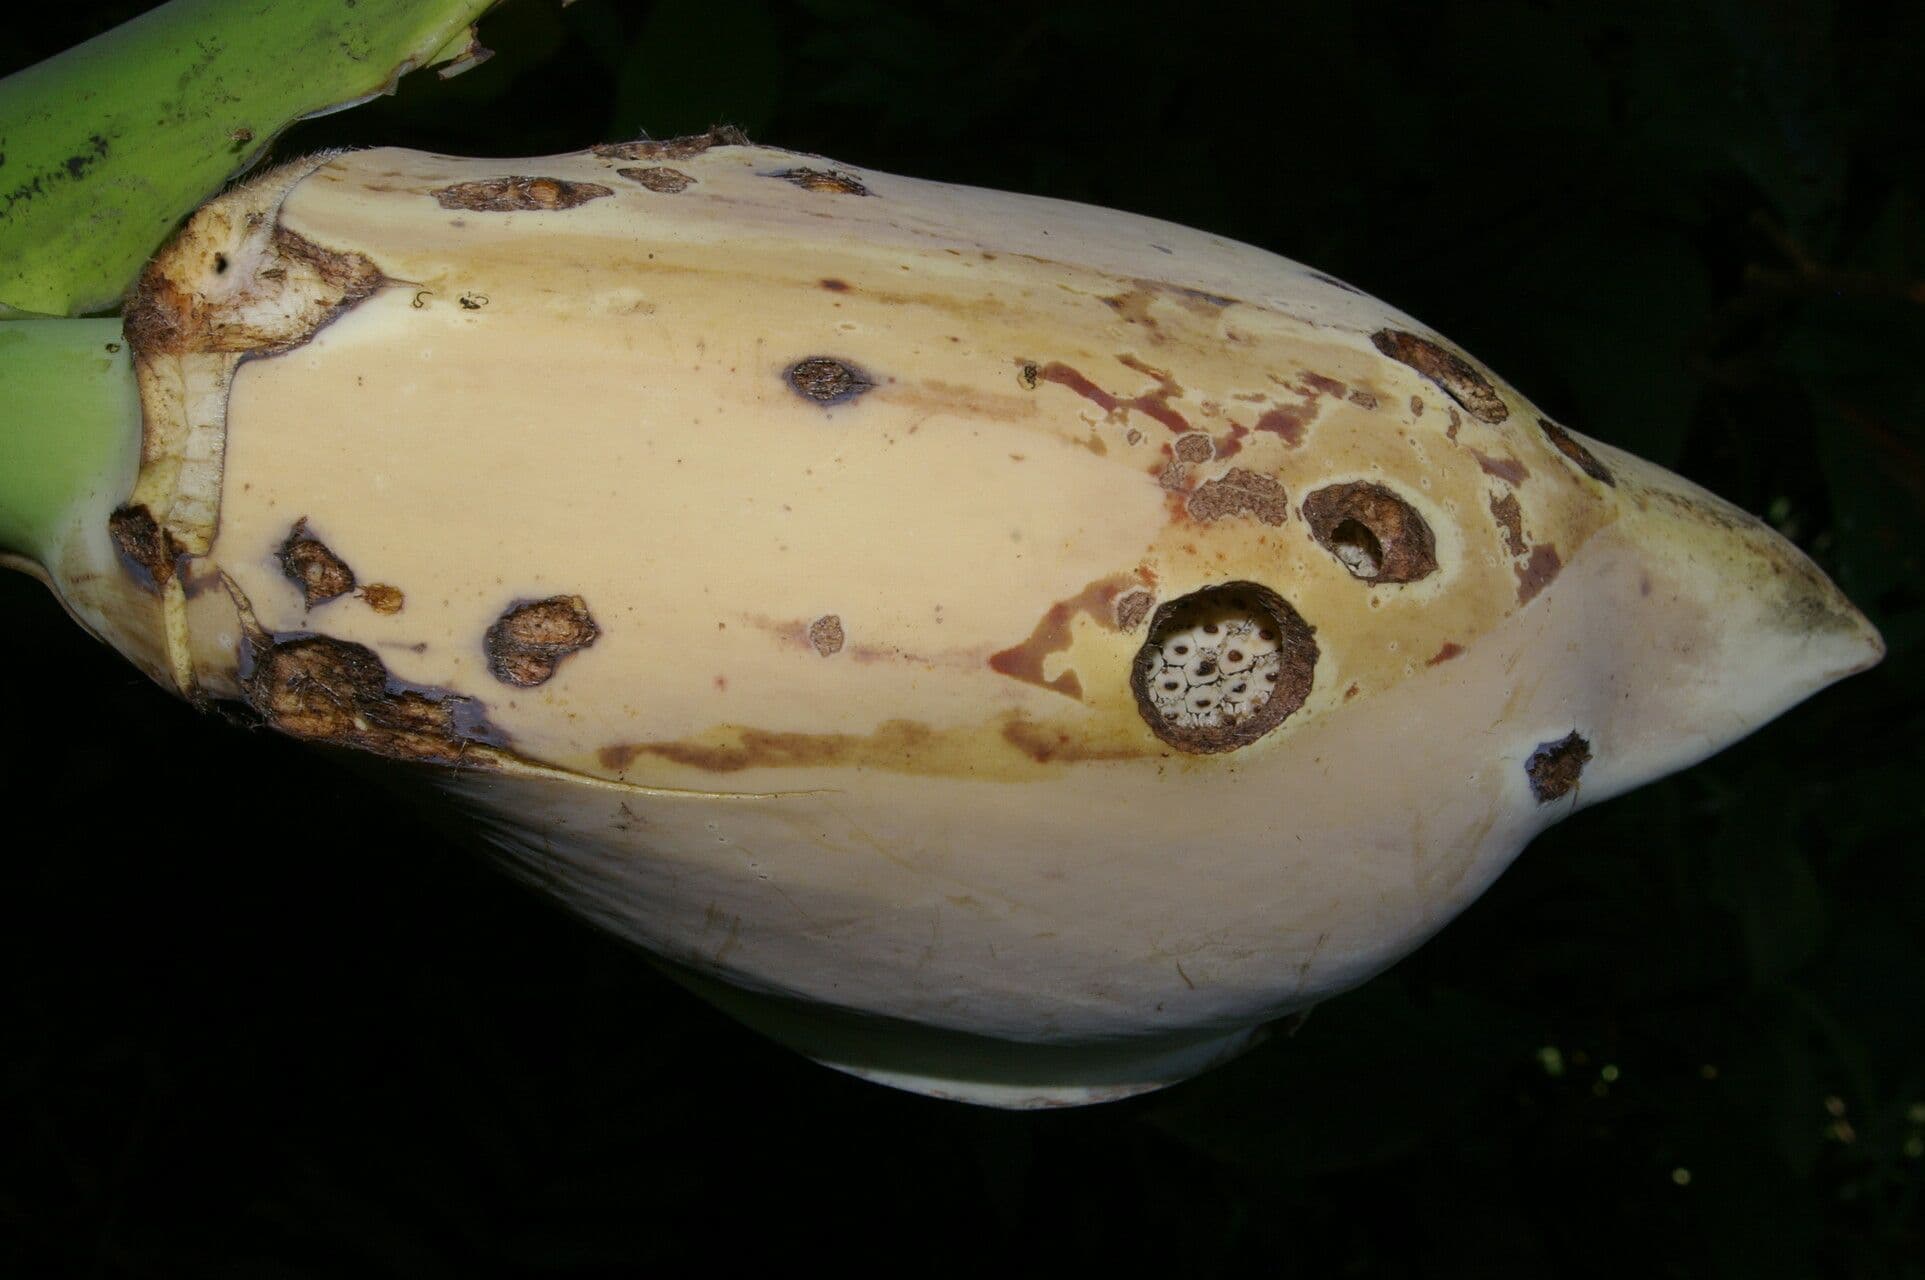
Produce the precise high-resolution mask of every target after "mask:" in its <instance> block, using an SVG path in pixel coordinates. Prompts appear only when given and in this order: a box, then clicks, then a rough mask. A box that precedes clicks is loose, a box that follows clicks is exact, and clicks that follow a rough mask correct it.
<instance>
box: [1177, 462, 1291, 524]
mask: <svg viewBox="0 0 1925 1280" xmlns="http://www.w3.org/2000/svg"><path fill="white" fill-rule="evenodd" d="M1189 512H1190V515H1191V516H1193V517H1194V518H1196V519H1198V520H1222V519H1225V518H1227V517H1230V516H1249V517H1251V518H1252V519H1254V520H1257V521H1259V522H1261V523H1263V524H1268V525H1280V524H1282V523H1283V522H1284V521H1285V520H1287V519H1289V517H1290V499H1289V497H1288V495H1286V494H1285V493H1284V490H1283V486H1282V485H1280V484H1278V483H1277V482H1276V481H1275V480H1272V479H1271V478H1270V477H1269V476H1264V475H1258V474H1257V473H1256V472H1254V471H1246V470H1244V469H1243V468H1242V467H1232V468H1230V470H1229V471H1228V472H1226V473H1225V474H1223V475H1222V476H1220V477H1218V478H1217V479H1215V480H1210V481H1206V482H1205V483H1204V484H1203V485H1201V486H1199V487H1198V489H1197V491H1196V492H1195V493H1192V494H1191V495H1190V501H1189Z"/></svg>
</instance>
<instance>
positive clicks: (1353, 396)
mask: <svg viewBox="0 0 1925 1280" xmlns="http://www.w3.org/2000/svg"><path fill="white" fill-rule="evenodd" d="M1344 398H1345V399H1347V400H1349V401H1350V403H1352V404H1354V405H1356V406H1357V407H1358V408H1359V409H1375V408H1376V407H1377V397H1376V396H1373V395H1371V394H1370V393H1369V392H1368V391H1364V390H1361V389H1358V390H1353V391H1351V393H1350V394H1349V395H1348V396H1346V397H1344Z"/></svg>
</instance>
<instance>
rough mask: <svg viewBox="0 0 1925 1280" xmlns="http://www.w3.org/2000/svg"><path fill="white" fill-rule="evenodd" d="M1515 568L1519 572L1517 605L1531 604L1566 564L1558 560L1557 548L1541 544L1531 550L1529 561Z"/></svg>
mask: <svg viewBox="0 0 1925 1280" xmlns="http://www.w3.org/2000/svg"><path fill="white" fill-rule="evenodd" d="M1513 567H1514V568H1515V569H1516V570H1517V603H1519V604H1529V603H1530V602H1531V599H1532V597H1534V596H1536V595H1537V593H1538V592H1540V591H1542V590H1543V589H1544V588H1545V587H1548V586H1550V585H1551V579H1553V578H1555V577H1557V572H1558V570H1560V569H1562V568H1563V567H1564V562H1563V561H1562V560H1560V559H1559V558H1558V554H1557V548H1556V547H1553V546H1551V545H1550V544H1549V543H1544V542H1540V543H1537V544H1536V545H1534V546H1533V547H1532V548H1531V555H1530V558H1529V559H1528V560H1526V561H1525V562H1524V563H1523V564H1520V565H1515V566H1513Z"/></svg>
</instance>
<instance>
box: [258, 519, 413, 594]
mask: <svg viewBox="0 0 1925 1280" xmlns="http://www.w3.org/2000/svg"><path fill="white" fill-rule="evenodd" d="M276 559H278V560H279V561H280V562H281V572H282V573H284V574H286V575H287V580H288V581H289V582H292V583H293V584H294V585H295V586H297V587H299V588H300V589H301V595H302V597H303V598H304V600H305V602H306V604H307V607H308V608H310V609H312V608H313V607H314V606H315V605H317V604H326V603H327V602H328V601H329V600H333V599H336V598H337V597H340V596H344V595H346V594H347V593H348V592H350V591H352V590H354V570H352V569H350V568H349V567H348V563H347V561H345V560H343V559H342V558H341V557H340V556H337V555H335V554H334V553H333V552H332V551H330V550H328V547H327V544H326V543H324V542H322V541H321V540H320V539H319V538H317V537H315V536H314V535H313V534H312V533H309V532H308V527H307V517H306V516H302V517H301V518H300V519H299V520H296V521H295V522H294V527H293V528H292V529H290V530H289V531H288V535H287V540H286V541H285V542H283V543H281V549H280V551H279V552H278V553H277V554H276ZM388 590H393V588H392V587H390V588H388Z"/></svg>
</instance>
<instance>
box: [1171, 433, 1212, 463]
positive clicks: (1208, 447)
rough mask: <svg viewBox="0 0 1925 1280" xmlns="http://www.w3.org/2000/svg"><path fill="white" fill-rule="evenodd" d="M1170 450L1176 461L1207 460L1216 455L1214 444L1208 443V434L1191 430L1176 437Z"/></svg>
mask: <svg viewBox="0 0 1925 1280" xmlns="http://www.w3.org/2000/svg"><path fill="white" fill-rule="evenodd" d="M1171 452H1172V453H1174V454H1175V455H1176V460H1177V461H1178V462H1208V461H1209V460H1210V459H1211V458H1213V457H1215V456H1216V446H1215V445H1213V444H1211V443H1210V437H1209V436H1207V435H1204V434H1203V433H1202V432H1200V431H1191V432H1187V433H1185V434H1184V435H1180V436H1178V437H1177V438H1176V443H1175V445H1174V446H1173V447H1172V449H1171Z"/></svg>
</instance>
